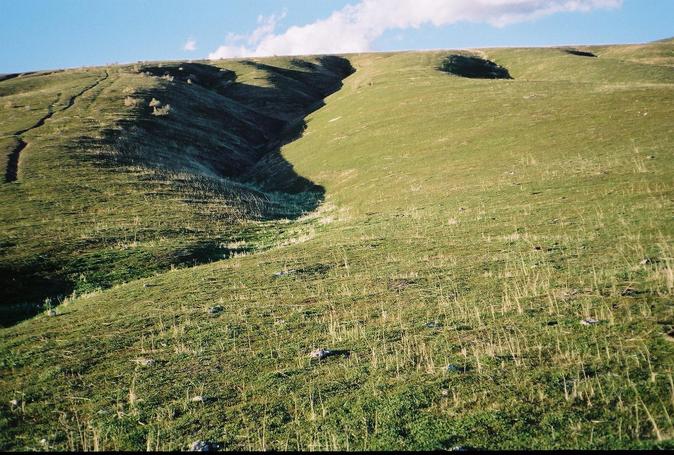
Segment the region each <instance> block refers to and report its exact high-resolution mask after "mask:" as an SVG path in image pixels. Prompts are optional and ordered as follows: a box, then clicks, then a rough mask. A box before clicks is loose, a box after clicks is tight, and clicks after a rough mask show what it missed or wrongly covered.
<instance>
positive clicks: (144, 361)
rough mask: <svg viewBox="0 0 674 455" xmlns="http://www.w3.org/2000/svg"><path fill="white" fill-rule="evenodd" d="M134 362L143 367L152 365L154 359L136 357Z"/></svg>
mask: <svg viewBox="0 0 674 455" xmlns="http://www.w3.org/2000/svg"><path fill="white" fill-rule="evenodd" d="M134 362H136V363H137V364H138V365H140V366H142V367H150V366H152V365H154V359H136V360H134Z"/></svg>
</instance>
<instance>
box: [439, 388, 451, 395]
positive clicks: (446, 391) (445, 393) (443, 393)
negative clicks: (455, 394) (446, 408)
mask: <svg viewBox="0 0 674 455" xmlns="http://www.w3.org/2000/svg"><path fill="white" fill-rule="evenodd" d="M440 393H441V394H442V396H443V397H446V396H449V389H442V392H440Z"/></svg>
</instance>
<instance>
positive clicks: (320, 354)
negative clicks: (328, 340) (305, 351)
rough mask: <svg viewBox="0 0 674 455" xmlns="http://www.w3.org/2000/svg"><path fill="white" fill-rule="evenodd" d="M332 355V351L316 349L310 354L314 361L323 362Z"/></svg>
mask: <svg viewBox="0 0 674 455" xmlns="http://www.w3.org/2000/svg"><path fill="white" fill-rule="evenodd" d="M330 354H331V351H330V350H328V349H323V348H319V349H314V350H313V351H311V352H310V353H309V357H311V358H312V359H317V360H323V359H324V358H326V357H327V356H329V355H330Z"/></svg>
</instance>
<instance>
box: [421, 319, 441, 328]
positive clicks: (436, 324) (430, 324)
mask: <svg viewBox="0 0 674 455" xmlns="http://www.w3.org/2000/svg"><path fill="white" fill-rule="evenodd" d="M425 325H426V328H428V329H439V328H440V327H442V324H440V323H439V322H438V321H431V322H427V323H426V324H425Z"/></svg>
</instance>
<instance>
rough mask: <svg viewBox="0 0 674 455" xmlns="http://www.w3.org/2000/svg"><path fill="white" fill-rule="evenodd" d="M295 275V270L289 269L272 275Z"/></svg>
mask: <svg viewBox="0 0 674 455" xmlns="http://www.w3.org/2000/svg"><path fill="white" fill-rule="evenodd" d="M293 273H295V270H293V269H290V270H281V271H280V272H276V273H274V276H286V275H291V274H293Z"/></svg>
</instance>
